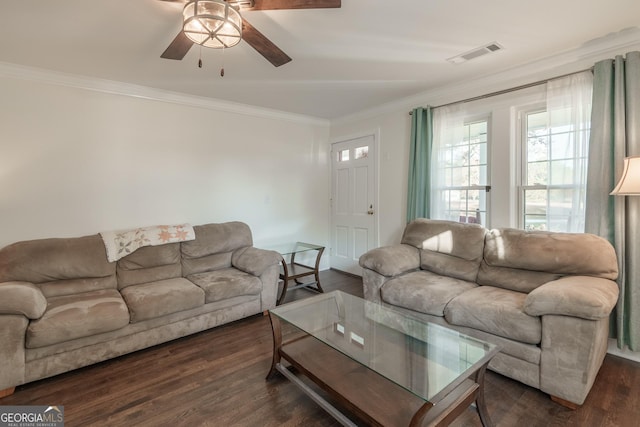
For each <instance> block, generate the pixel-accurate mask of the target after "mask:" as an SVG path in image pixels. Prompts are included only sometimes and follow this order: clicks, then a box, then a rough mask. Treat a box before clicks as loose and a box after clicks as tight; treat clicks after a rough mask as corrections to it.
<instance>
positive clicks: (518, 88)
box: [409, 67, 593, 116]
mask: <svg viewBox="0 0 640 427" xmlns="http://www.w3.org/2000/svg"><path fill="white" fill-rule="evenodd" d="M585 71H593V67H590V68H586V69H584V70H580V71H575V72H573V73H567V74H563V75H561V76H556V77H551V78H548V79H544V80H539V81H537V82H532V83H526V84H523V85H520V86H516V87H512V88H509V89H503V90H498V91H495V92H490V93H487V94H484V95H478V96H474V97H472V98H467V99H463V100H461V101H454V102H448V103H446V104H442V105H436V106H435V107H431V108H432V109H433V108H440V107H448V106H449V105H453V104H461V103H466V102H472V101H478V100H480V99H485V98H491V97H493V96H498V95H504V94H505V93H510V92H515V91H517V90H522V89H528V88H530V87H535V86H540V85H543V84H545V83H548V82H550V81H551V80H555V79H561V78H563V77H569V76H572V75H574V74H580V73H584V72H585ZM412 114H413V111H409V115H410V116H411V115H412Z"/></svg>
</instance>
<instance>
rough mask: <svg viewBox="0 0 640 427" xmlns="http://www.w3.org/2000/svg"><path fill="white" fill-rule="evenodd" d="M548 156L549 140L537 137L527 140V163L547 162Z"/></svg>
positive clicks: (544, 137) (545, 137)
mask: <svg viewBox="0 0 640 427" xmlns="http://www.w3.org/2000/svg"><path fill="white" fill-rule="evenodd" d="M548 156H549V138H548V137H547V136H537V137H532V138H528V140H527V161H528V162H538V161H542V160H547V159H548Z"/></svg>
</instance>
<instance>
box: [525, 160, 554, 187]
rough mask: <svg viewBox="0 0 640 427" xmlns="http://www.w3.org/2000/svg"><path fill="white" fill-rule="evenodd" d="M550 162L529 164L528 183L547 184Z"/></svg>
mask: <svg viewBox="0 0 640 427" xmlns="http://www.w3.org/2000/svg"><path fill="white" fill-rule="evenodd" d="M548 173H549V162H534V163H529V165H528V166H527V185H547V176H548Z"/></svg>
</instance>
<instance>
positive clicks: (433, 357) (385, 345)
mask: <svg viewBox="0 0 640 427" xmlns="http://www.w3.org/2000/svg"><path fill="white" fill-rule="evenodd" d="M269 315H270V319H271V326H272V330H273V341H274V349H273V360H272V365H271V370H270V371H269V374H268V375H267V379H269V378H271V377H272V376H273V375H275V374H276V372H280V373H281V374H283V375H284V376H285V377H286V378H288V379H289V380H290V381H292V382H293V383H294V384H296V385H298V386H299V387H300V388H301V389H302V391H304V392H305V393H306V394H308V395H309V396H310V397H311V398H312V399H313V400H314V401H315V402H316V403H318V404H319V405H320V406H322V407H323V408H324V409H325V410H326V411H327V412H329V413H330V414H331V415H332V416H333V417H334V418H335V419H337V420H338V421H339V422H340V423H342V424H343V425H348V426H355V424H354V423H353V422H352V421H351V420H349V419H348V418H347V417H346V416H345V415H344V414H342V413H341V412H340V411H339V410H338V409H336V408H335V406H333V405H332V404H330V403H329V402H328V401H327V400H326V399H325V398H324V397H323V396H322V395H320V394H319V393H317V392H316V391H315V390H314V389H313V388H312V387H310V386H309V385H308V384H307V383H305V381H303V380H302V379H301V378H300V377H299V376H297V375H295V374H294V372H292V369H291V367H293V368H295V369H294V371H297V372H300V373H301V374H303V375H304V376H306V377H307V378H308V379H310V380H311V381H313V382H314V383H315V384H317V385H318V386H319V387H321V388H322V389H323V390H324V391H326V392H327V393H328V394H329V395H330V396H331V397H332V398H334V399H337V401H338V402H339V403H340V404H341V405H343V406H344V407H346V408H347V409H348V410H349V411H351V412H353V413H354V414H356V415H357V416H358V417H359V418H361V419H362V420H363V421H365V422H366V423H367V424H370V425H381V426H423V425H448V424H449V423H451V422H452V421H453V420H454V419H455V418H456V417H457V416H459V415H460V414H461V413H463V412H464V411H465V410H466V409H467V408H468V407H469V405H471V404H472V403H473V402H474V401H475V403H476V407H477V409H478V413H479V415H480V419H481V421H482V424H483V425H485V426H490V425H492V423H491V419H490V417H489V415H488V413H487V409H486V405H485V401H484V393H483V387H484V374H485V371H486V368H487V365H488V364H489V361H490V360H491V358H492V357H493V356H494V355H495V354H496V353H497V352H498V348H497V347H496V346H495V345H493V344H490V343H487V342H484V341H481V340H478V339H475V338H472V337H469V336H466V335H464V334H461V333H459V332H456V331H454V330H452V329H449V328H445V327H442V326H439V325H435V324H432V323H427V322H423V321H420V320H418V319H416V318H412V317H409V316H407V315H404V314H402V313H399V312H397V311H395V310H392V309H390V308H387V307H385V306H382V305H380V304H377V303H372V302H369V301H365V300H363V299H362V298H358V297H355V296H353V295H350V294H346V293H343V292H340V291H333V292H329V293H325V294H320V295H317V296H313V297H311V298H307V299H303V300H299V301H295V302H292V303H288V304H285V305H282V306H280V307H276V308H275V309H272V310H270V312H269ZM283 359H284V360H286V361H287V362H288V364H289V365H290V366H289V365H287V366H285V365H284V364H283Z"/></svg>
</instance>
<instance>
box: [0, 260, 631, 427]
mask: <svg viewBox="0 0 640 427" xmlns="http://www.w3.org/2000/svg"><path fill="white" fill-rule="evenodd" d="M321 281H322V283H323V286H324V287H325V290H333V289H342V290H344V291H345V292H349V293H353V294H355V295H360V296H362V284H361V280H360V279H359V278H354V277H351V276H348V275H344V274H341V273H339V272H335V271H325V272H322V275H321ZM310 295H313V294H312V293H310V292H309V291H306V290H295V291H292V292H290V293H289V295H288V296H287V301H290V300H293V299H300V298H305V297H308V296H310ZM271 351H272V341H271V328H270V325H269V320H268V317H264V316H260V315H258V316H254V317H251V318H248V319H244V320H241V321H238V322H235V323H232V324H230V325H225V326H221V327H218V328H215V329H213V330H210V331H205V332H201V333H199V334H195V335H192V336H190V337H185V338H182V339H179V340H175V341H172V342H170V343H166V344H163V345H159V346H156V347H153V348H150V349H147V350H142V351H139V352H136V353H133V354H129V355H126V356H122V357H119V358H117V359H114V360H110V361H106V362H102V363H99V364H96V365H93V366H89V367H86V368H83V369H78V370H76V371H73V372H69V373H66V374H62V375H58V376H56V377H54V378H49V379H45V380H42V381H38V382H35V383H31V384H27V385H24V386H20V387H18V388H16V392H15V393H14V394H13V395H12V396H9V397H6V398H4V399H1V400H0V405H64V409H65V422H66V425H67V426H70V427H71V426H89V425H91V426H93V425H104V426H165V425H166V426H305V427H307V426H309V427H313V426H337V425H338V424H337V422H335V421H334V420H333V419H332V418H331V417H329V416H328V415H327V414H326V413H324V411H322V410H321V409H319V407H318V406H317V405H316V404H315V403H313V402H312V401H311V400H310V399H309V398H308V397H306V395H304V394H302V393H301V392H300V391H299V390H298V389H297V388H296V387H295V386H294V385H293V384H291V383H289V382H288V381H287V380H285V379H283V378H280V377H278V378H274V379H272V380H270V381H265V375H266V373H267V371H268V370H269V366H270V363H271ZM486 397H487V403H488V409H489V412H490V414H491V417H492V419H493V421H494V423H495V424H496V425H498V426H527V427H528V426H581V427H582V426H588V427H596V426H623V427H624V426H638V425H640V364H638V363H636V362H632V361H629V360H626V359H622V358H619V357H615V356H609V355H608V356H607V357H606V359H605V362H604V365H603V367H602V369H601V370H600V373H599V374H598V378H597V379H596V383H595V385H594V387H593V389H592V391H591V393H590V395H589V397H588V398H587V401H586V402H585V404H584V405H583V406H582V407H581V408H580V409H578V410H576V411H572V410H569V409H566V408H564V407H562V406H559V405H558V404H556V403H554V402H552V401H551V400H550V399H549V397H548V396H547V395H545V394H544V393H542V392H540V391H538V390H535V389H532V388H530V387H527V386H525V385H522V384H520V383H518V382H516V381H513V380H510V379H508V378H505V377H503V376H501V375H498V374H495V373H493V372H489V373H488V374H487V379H486ZM453 425H454V426H458V427H459V426H480V425H481V424H480V420H479V418H478V416H477V414H476V412H475V411H474V410H473V409H472V408H469V409H468V410H467V411H466V413H465V414H463V415H462V416H461V417H460V418H459V419H458V420H456V421H455V423H454V424H453Z"/></svg>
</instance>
